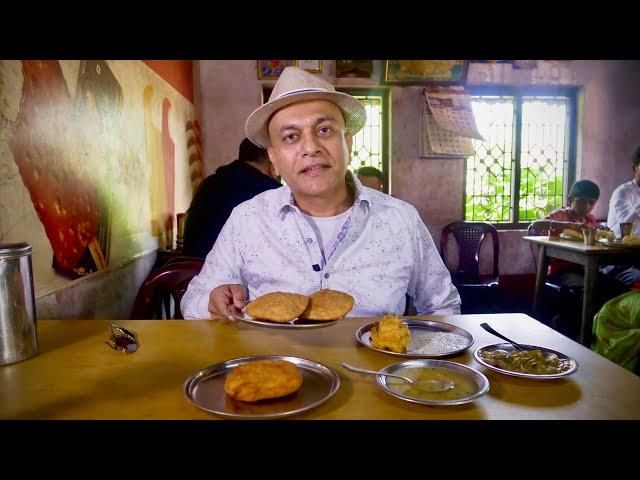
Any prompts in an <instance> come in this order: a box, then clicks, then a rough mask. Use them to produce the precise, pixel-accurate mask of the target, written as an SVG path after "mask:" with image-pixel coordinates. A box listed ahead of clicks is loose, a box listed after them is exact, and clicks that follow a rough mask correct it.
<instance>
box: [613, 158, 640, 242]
mask: <svg viewBox="0 0 640 480" xmlns="http://www.w3.org/2000/svg"><path fill="white" fill-rule="evenodd" d="M631 164H632V167H633V178H632V179H631V180H629V181H627V182H625V183H623V184H622V185H620V186H618V187H617V188H616V189H615V190H614V191H613V194H612V195H611V200H610V201H609V216H608V218H607V226H608V227H609V228H610V229H611V230H612V231H613V233H615V234H616V235H617V236H618V237H619V236H620V224H621V223H633V230H632V231H631V234H632V235H640V147H638V149H637V150H636V151H635V153H634V154H633V157H632V158H631Z"/></svg>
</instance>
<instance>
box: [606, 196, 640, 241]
mask: <svg viewBox="0 0 640 480" xmlns="http://www.w3.org/2000/svg"><path fill="white" fill-rule="evenodd" d="M609 208H612V209H613V210H614V211H615V214H616V218H617V220H618V224H620V223H626V222H637V221H638V220H640V204H636V205H634V204H633V201H632V197H631V195H629V193H628V192H626V191H624V190H622V189H620V190H616V191H615V192H614V193H613V196H612V197H611V203H610V205H609ZM609 226H610V227H616V226H617V227H618V228H620V226H619V225H609ZM618 233H619V232H618Z"/></svg>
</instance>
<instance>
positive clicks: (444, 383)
mask: <svg viewBox="0 0 640 480" xmlns="http://www.w3.org/2000/svg"><path fill="white" fill-rule="evenodd" d="M342 366H343V368H346V369H347V370H351V371H352V372H357V373H368V374H370V375H383V376H385V377H394V378H401V379H402V380H404V381H405V382H407V383H409V384H410V385H413V386H414V387H416V388H421V387H423V386H424V384H425V383H429V384H432V385H434V387H435V388H429V389H428V390H427V391H429V392H444V391H445V390H449V389H450V388H452V387H453V382H452V381H451V380H420V381H419V382H418V383H416V382H415V380H412V379H410V378H408V377H403V376H402V375H396V374H393V373H384V372H377V371H375V370H364V369H362V368H356V367H352V366H351V365H349V364H347V363H344V362H342Z"/></svg>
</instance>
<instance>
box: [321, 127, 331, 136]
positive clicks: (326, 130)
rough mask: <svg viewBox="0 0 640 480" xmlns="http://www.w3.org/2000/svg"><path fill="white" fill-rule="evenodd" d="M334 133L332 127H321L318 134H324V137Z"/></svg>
mask: <svg viewBox="0 0 640 480" xmlns="http://www.w3.org/2000/svg"><path fill="white" fill-rule="evenodd" d="M332 131H333V129H332V128H331V127H320V128H319V129H318V132H319V133H321V134H323V135H327V134H329V133H331V132H332Z"/></svg>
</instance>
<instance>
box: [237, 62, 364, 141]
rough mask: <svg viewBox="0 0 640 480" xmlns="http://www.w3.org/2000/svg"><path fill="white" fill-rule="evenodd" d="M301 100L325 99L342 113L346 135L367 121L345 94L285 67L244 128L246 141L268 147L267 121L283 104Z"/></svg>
mask: <svg viewBox="0 0 640 480" xmlns="http://www.w3.org/2000/svg"><path fill="white" fill-rule="evenodd" d="M304 100H328V101H330V102H332V103H334V104H335V105H336V106H338V107H339V108H340V110H342V113H343V115H344V121H345V126H346V132H347V133H349V134H351V135H354V134H355V133H357V132H358V131H359V130H360V129H361V128H362V127H363V126H364V123H365V121H366V120H367V113H366V111H365V109H364V105H362V103H360V102H359V101H358V100H357V99H356V98H354V97H352V96H351V95H348V94H346V93H341V92H336V89H335V88H334V86H333V85H331V84H330V83H329V82H327V81H325V80H323V79H322V78H320V77H317V76H315V75H311V74H310V73H309V72H307V71H305V70H302V69H300V68H297V67H287V68H285V69H284V70H283V71H282V73H281V74H280V78H278V81H277V82H276V84H275V86H274V87H273V91H272V92H271V96H270V97H269V101H268V102H267V103H265V104H264V105H262V106H261V107H259V108H256V109H255V110H254V111H253V113H252V114H251V115H249V118H247V122H246V123H245V126H244V131H245V134H246V135H247V138H248V139H249V140H251V141H252V142H253V143H255V144H256V145H259V146H261V147H263V148H268V147H269V146H271V140H269V130H268V128H267V127H268V125H269V119H270V118H271V116H272V115H273V114H274V113H276V112H277V111H278V110H280V109H281V108H283V107H286V106H287V105H290V104H292V103H296V102H302V101H304Z"/></svg>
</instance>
